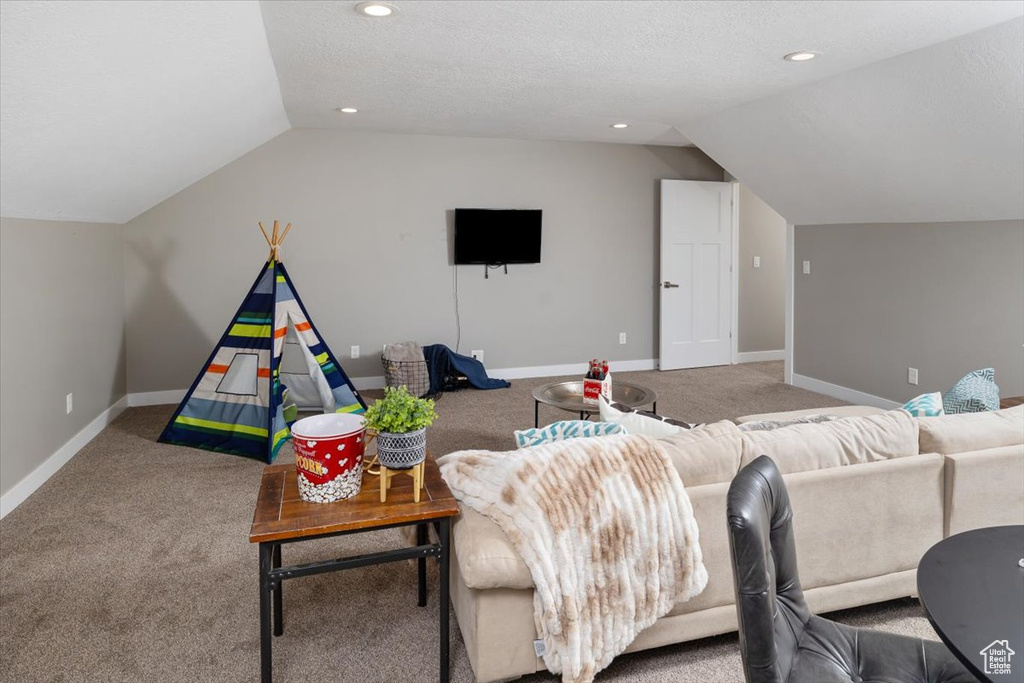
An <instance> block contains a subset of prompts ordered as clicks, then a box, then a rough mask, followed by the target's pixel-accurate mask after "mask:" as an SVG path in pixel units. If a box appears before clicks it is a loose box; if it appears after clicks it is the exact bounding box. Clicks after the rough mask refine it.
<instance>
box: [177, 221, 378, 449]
mask: <svg viewBox="0 0 1024 683" xmlns="http://www.w3.org/2000/svg"><path fill="white" fill-rule="evenodd" d="M291 227H292V226H291V223H289V224H288V225H287V226H285V229H284V231H283V232H281V233H280V235H279V234H278V221H274V230H273V234H272V235H270V234H268V233H267V230H266V228H264V227H263V224H262V223H260V230H262V231H263V236H264V237H265V238H266V240H267V243H268V244H269V245H270V257H269V258H268V260H267V263H266V265H265V266H264V267H263V270H262V271H261V272H260V274H259V276H258V277H257V278H256V282H255V283H254V284H253V286H252V288H251V289H250V290H249V294H248V295H247V296H246V297H245V300H244V301H242V305H241V306H240V307H239V309H238V312H237V313H235V317H234V319H233V320H232V321H231V324H230V325H228V329H227V331H225V332H224V335H223V336H222V337H221V339H220V342H218V343H217V346H216V347H215V348H214V350H213V353H212V354H210V358H209V359H208V360H207V361H206V364H205V365H204V366H203V368H202V370H200V372H199V376H198V377H196V380H195V381H194V382H193V383H192V387H191V388H190V389H189V390H188V393H187V394H185V399H184V400H183V401H182V402H181V405H179V406H178V409H177V411H175V413H174V417H172V418H171V421H170V422H169V423H168V424H167V427H165V428H164V431H163V433H162V434H161V435H160V441H163V442H165V443H173V444H179V445H182V446H193V447H195V448H205V449H207V450H211V451H220V452H223V453H234V454H236V455H244V456H247V457H250V458H258V459H260V460H265V461H267V462H268V463H269V462H272V461H273V459H274V457H275V456H276V455H277V453H278V451H279V450H280V449H281V446H282V445H284V443H285V442H286V441H287V440H288V439H289V438H291V431H290V430H289V428H288V422H287V421H286V420H285V417H284V410H283V406H282V403H283V400H282V399H283V397H284V393H285V389H286V388H287V386H288V385H289V383H291V382H294V383H295V385H296V388H298V385H299V384H300V382H301V383H302V384H303V385H305V386H304V387H303V389H302V391H303V392H304V393H305V394H306V395H307V396H309V395H312V396H313V397H314V398H313V400H314V401H316V402H317V403H318V404H319V405H318V406H317V407H318V408H320V409H321V410H322V411H323V412H325V413H327V412H337V413H361V412H363V411H364V410H366V404H365V403H363V399H362V398H361V397H360V396H359V392H357V391H356V389H355V387H354V386H353V385H352V382H351V380H349V378H348V376H347V375H346V374H345V371H344V370H342V368H341V365H339V364H338V361H337V360H336V359H335V358H334V356H333V355H332V354H331V350H330V349H329V348H327V344H326V343H324V341H323V338H321V336H320V333H319V332H317V330H316V327H314V326H313V322H312V321H311V320H310V318H309V314H308V313H307V312H306V308H305V307H304V306H303V305H302V301H301V300H300V299H299V295H298V293H296V291H295V288H294V287H293V286H292V281H291V278H290V277H288V271H287V270H285V267H284V264H283V263H281V244H282V243H283V242H284V238H285V236H286V235H287V234H288V231H289V230H290V229H291ZM288 339H291V340H292V343H291V344H289V346H294V347H297V348H298V349H299V351H300V353H301V356H302V359H303V360H304V361H305V362H304V364H303V365H304V370H303V371H302V372H300V373H284V374H283V377H284V381H282V356H283V354H284V350H285V346H286V343H285V342H286V340H288ZM306 407H308V406H306Z"/></svg>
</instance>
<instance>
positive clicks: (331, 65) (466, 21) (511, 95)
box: [262, 0, 1024, 145]
mask: <svg viewBox="0 0 1024 683" xmlns="http://www.w3.org/2000/svg"><path fill="white" fill-rule="evenodd" d="M394 4H395V5H396V6H397V7H398V11H397V13H396V14H395V15H394V16H392V17H388V18H387V19H374V18H369V17H365V16H362V15H361V14H359V13H357V12H355V11H354V5H355V3H354V2H295V1H294V0H279V1H278V0H275V1H270V0H264V2H263V3H262V5H263V16H264V22H265V24H266V27H267V38H268V40H269V42H270V48H271V53H272V54H273V56H274V62H275V64H276V66H277V73H278V76H279V78H280V82H281V91H282V94H283V96H284V101H285V107H286V108H287V110H288V115H289V118H290V119H291V122H292V125H294V126H297V127H313V128H346V129H350V130H375V131H392V132H413V133H433V134H442V135H484V136H494V137H513V138H535V139H557V140H588V141H605V142H629V143H635V144H668V145H676V144H686V143H687V140H686V137H685V130H683V133H684V134H680V132H679V131H680V129H681V124H684V123H686V122H687V121H690V120H693V119H695V118H699V117H702V116H706V115H708V114H711V113H713V112H716V111H721V110H723V109H726V108H728V107H732V106H735V105H738V104H741V103H744V102H749V101H752V100H756V99H760V98H763V97H768V96H770V95H773V94H776V93H780V92H783V91H785V90H788V89H791V88H794V87H798V86H800V85H805V84H808V83H811V82H814V81H817V80H820V79H822V78H827V77H829V76H833V75H835V74H839V73H842V72H844V71H848V70H850V69H853V68H856V67H859V66H863V65H866V64H870V63H872V62H876V61H879V60H882V59H887V58H889V57H893V56H896V55H900V54H903V53H906V52H909V51H911V50H916V49H918V48H921V47H924V46H927V45H932V44H934V43H937V42H940V41H943V40H947V39H949V38H953V37H956V36H959V35H962V34H964V33H968V32H970V31H975V30H978V29H981V28H985V27H987V26H991V25H993V24H996V23H999V22H1002V21H1006V20H1008V19H1011V18H1012V17H1015V16H1019V15H1020V14H1021V13H1022V12H1024V5H1022V4H1021V3H1018V2H906V1H899V2H886V1H881V0H871V1H864V0H861V1H855V2H842V1H836V0H826V1H811V0H798V1H792V0H790V1H783V2H763V1H750V2H721V1H717V0H716V1H711V2H706V1H704V2H697V1H693V2H661V1H657V0H655V1H645V0H628V1H622V2H592V1H589V0H575V1H573V0H558V1H545V2H531V1H527V0H487V1H486V2H428V1H425V0H417V1H415V2H408V1H407V2H401V0H397V1H396V2H395V3H394ZM796 50H816V51H819V52H821V53H822V57H821V58H820V59H817V60H815V61H813V62H807V63H802V64H794V63H791V62H785V61H783V60H782V56H783V55H785V54H787V53H789V52H793V51H796ZM338 107H355V108H358V109H359V113H358V114H354V115H346V114H339V113H337V112H335V109H336V108H338ZM619 121H622V122H626V123H628V124H629V128H627V129H625V130H613V129H611V128H610V127H609V125H610V124H611V123H614V122H619Z"/></svg>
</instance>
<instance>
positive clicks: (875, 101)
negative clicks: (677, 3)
mask: <svg viewBox="0 0 1024 683" xmlns="http://www.w3.org/2000/svg"><path fill="white" fill-rule="evenodd" d="M682 130H683V132H684V133H685V134H686V135H687V136H688V137H690V139H692V140H693V141H694V142H695V143H696V144H697V145H698V146H699V147H700V148H701V149H703V150H704V151H705V152H707V153H708V154H709V155H710V156H712V157H713V158H714V159H715V160H716V161H717V162H718V163H720V164H722V165H723V166H724V167H726V168H727V169H729V171H730V173H732V174H733V175H734V176H736V177H737V178H738V179H739V180H741V181H742V182H743V183H745V184H747V185H749V186H750V187H751V188H753V189H754V191H755V192H757V194H758V195H760V196H761V197H762V198H763V199H764V200H765V201H766V202H768V203H769V204H770V205H771V206H772V207H773V208H775V209H776V210H777V211H778V212H779V213H781V214H782V215H783V216H785V217H786V218H787V219H788V220H789V221H791V222H793V223H796V224H820V223H881V222H932V221H957V220H1001V219H1021V218H1024V19H1016V20H1013V21H1010V22H1006V23H1003V24H1000V25H998V26H994V27H991V28H988V29H984V30H981V31H978V32H975V33H972V34H969V35H966V36H962V37H960V38H956V39H953V40H950V41H947V42H944V43H940V44H938V45H934V46H932V47H927V48H923V49H921V50H917V51H915V52H911V53H909V54H905V55H901V56H899V57H895V58H892V59H889V60H886V61H883V62H879V63H877V64H872V65H869V66H865V67H862V68H860V69H856V70H854V71H850V72H848V73H845V74H840V75H837V76H833V77H831V78H828V79H825V80H822V81H819V82H817V83H813V84H810V85H807V86H803V87H800V88H796V89H793V90H790V91H788V92H785V93H782V94H780V95H776V96H773V97H768V98H765V99H761V100H758V101H755V102H751V103H749V104H744V105H740V106H737V107H734V108H731V109H728V110H726V111H723V112H720V113H717V114H713V115H711V116H708V117H706V118H703V119H700V120H697V121H694V122H690V123H688V124H685V125H683V126H682Z"/></svg>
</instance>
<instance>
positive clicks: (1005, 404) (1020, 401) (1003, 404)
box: [999, 396, 1024, 410]
mask: <svg viewBox="0 0 1024 683" xmlns="http://www.w3.org/2000/svg"><path fill="white" fill-rule="evenodd" d="M1019 405H1024V396H1009V397H1007V398H1004V399H1003V400H1002V401H1000V402H999V409H1000V410H1005V409H1006V408H1013V407H1014V406H1019Z"/></svg>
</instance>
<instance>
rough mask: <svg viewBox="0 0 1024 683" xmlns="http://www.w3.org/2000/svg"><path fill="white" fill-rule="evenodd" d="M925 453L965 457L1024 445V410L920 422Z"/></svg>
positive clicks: (954, 416)
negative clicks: (954, 454) (961, 455)
mask: <svg viewBox="0 0 1024 683" xmlns="http://www.w3.org/2000/svg"><path fill="white" fill-rule="evenodd" d="M918 423H919V424H920V428H921V444H920V447H921V452H922V453H928V452H933V453H942V454H943V455H947V454H950V453H965V452H967V451H980V450H985V449H987V448H999V447H1000V446H1016V445H1019V444H1024V406H1017V407H1015V408H1007V409H1005V410H993V411H988V412H984V413H958V414H955V415H941V416H939V417H922V418H919V419H918Z"/></svg>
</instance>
